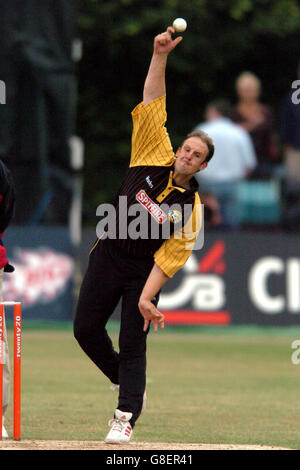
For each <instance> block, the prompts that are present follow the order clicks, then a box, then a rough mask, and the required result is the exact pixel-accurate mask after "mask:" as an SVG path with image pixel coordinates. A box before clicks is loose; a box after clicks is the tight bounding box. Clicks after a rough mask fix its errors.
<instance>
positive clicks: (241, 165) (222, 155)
mask: <svg viewBox="0 0 300 470" xmlns="http://www.w3.org/2000/svg"><path fill="white" fill-rule="evenodd" d="M229 110H230V107H229V104H228V103H227V101H226V100H216V101H213V102H211V103H209V104H208V105H207V107H206V111H205V119H206V121H205V122H204V123H202V124H199V125H197V126H196V127H195V129H194V130H202V131H204V132H206V133H207V134H208V135H210V136H211V138H212V139H213V141H214V144H215V154H214V158H213V159H212V161H211V163H210V165H209V167H207V168H206V169H205V171H202V172H201V173H197V174H196V175H195V177H196V179H197V181H198V183H199V186H200V193H201V192H202V191H203V192H208V193H211V194H213V195H214V196H215V197H216V198H217V200H218V202H219V204H220V207H221V215H222V220H223V224H222V226H223V227H224V228H229V229H237V228H239V226H240V209H239V200H238V189H239V183H240V182H241V181H242V180H243V179H245V178H247V176H249V175H250V173H251V172H252V171H253V169H254V168H255V167H256V165H257V158H256V154H255V149H254V146H253V143H252V140H251V137H250V136H249V134H248V132H247V131H245V130H244V129H243V128H241V127H240V126H238V125H237V124H234V122H232V121H231V119H229V118H228V117H227V116H228V115H229Z"/></svg>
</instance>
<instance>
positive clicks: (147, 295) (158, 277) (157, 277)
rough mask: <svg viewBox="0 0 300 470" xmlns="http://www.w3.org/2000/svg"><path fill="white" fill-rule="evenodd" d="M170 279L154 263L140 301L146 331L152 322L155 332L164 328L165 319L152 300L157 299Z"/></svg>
mask: <svg viewBox="0 0 300 470" xmlns="http://www.w3.org/2000/svg"><path fill="white" fill-rule="evenodd" d="M168 279H169V277H168V276H167V275H166V274H165V273H164V272H163V270H162V269H161V268H160V267H159V266H158V265H157V264H156V263H154V266H153V268H152V270H151V272H150V274H149V276H148V279H147V281H146V284H145V286H144V289H143V291H142V293H141V296H140V300H139V309H140V312H141V314H142V316H143V317H144V331H146V330H147V328H148V326H149V323H150V322H152V324H153V326H154V331H157V327H158V325H159V326H160V328H164V321H165V317H164V315H163V314H162V313H161V312H160V311H159V310H158V309H157V308H156V307H155V305H154V304H153V303H152V302H151V300H152V299H153V297H155V295H156V294H157V292H159V291H160V289H161V288H162V286H163V285H164V284H165V283H166V282H167V280H168Z"/></svg>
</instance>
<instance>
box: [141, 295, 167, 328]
mask: <svg viewBox="0 0 300 470" xmlns="http://www.w3.org/2000/svg"><path fill="white" fill-rule="evenodd" d="M139 309H140V312H141V314H142V316H143V317H144V328H143V330H144V331H147V329H148V327H149V324H150V322H151V323H152V325H153V329H154V331H155V332H156V331H157V329H158V325H159V326H160V328H161V329H163V328H164V326H165V317H164V315H163V314H162V313H161V312H160V311H159V310H157V308H156V307H155V305H153V303H152V302H151V300H147V299H140V301H139Z"/></svg>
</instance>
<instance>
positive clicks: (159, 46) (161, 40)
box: [154, 26, 182, 54]
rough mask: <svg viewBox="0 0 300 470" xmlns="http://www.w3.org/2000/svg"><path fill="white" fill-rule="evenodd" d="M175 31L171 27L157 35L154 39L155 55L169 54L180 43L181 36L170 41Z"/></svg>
mask: <svg viewBox="0 0 300 470" xmlns="http://www.w3.org/2000/svg"><path fill="white" fill-rule="evenodd" d="M174 33H175V29H174V28H173V27H172V26H169V27H168V28H167V31H165V32H164V33H161V34H158V35H157V36H156V37H155V39H154V52H155V53H156V54H169V53H170V52H171V51H172V50H173V49H174V48H175V47H176V46H177V44H179V43H180V42H181V41H182V36H178V37H177V38H176V39H172V34H174Z"/></svg>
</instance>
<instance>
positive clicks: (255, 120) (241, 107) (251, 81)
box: [231, 72, 279, 179]
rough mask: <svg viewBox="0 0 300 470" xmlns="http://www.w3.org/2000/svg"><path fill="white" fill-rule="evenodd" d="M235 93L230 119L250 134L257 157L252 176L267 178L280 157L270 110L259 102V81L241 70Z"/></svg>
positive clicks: (251, 74) (249, 73) (254, 76)
mask: <svg viewBox="0 0 300 470" xmlns="http://www.w3.org/2000/svg"><path fill="white" fill-rule="evenodd" d="M236 92H237V95H238V103H237V104H236V106H235V107H234V109H233V110H232V113H231V118H232V120H233V121H234V122H235V123H237V124H239V125H240V126H242V127H243V128H244V129H245V130H246V131H248V132H249V134H250V135H251V137H252V140H253V144H254V148H255V152H256V156H257V160H258V165H257V167H256V170H255V171H254V172H253V174H252V177H253V178H255V179H269V178H270V177H271V175H272V170H273V166H274V163H276V162H277V161H278V159H279V151H278V147H277V145H276V134H275V126H274V115H273V112H272V111H271V109H270V108H269V107H268V106H266V105H264V104H262V103H261V102H260V94H261V82H260V80H259V78H258V77H257V76H256V75H254V74H253V73H251V72H243V73H241V74H240V75H239V76H238V78H237V80H236Z"/></svg>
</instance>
